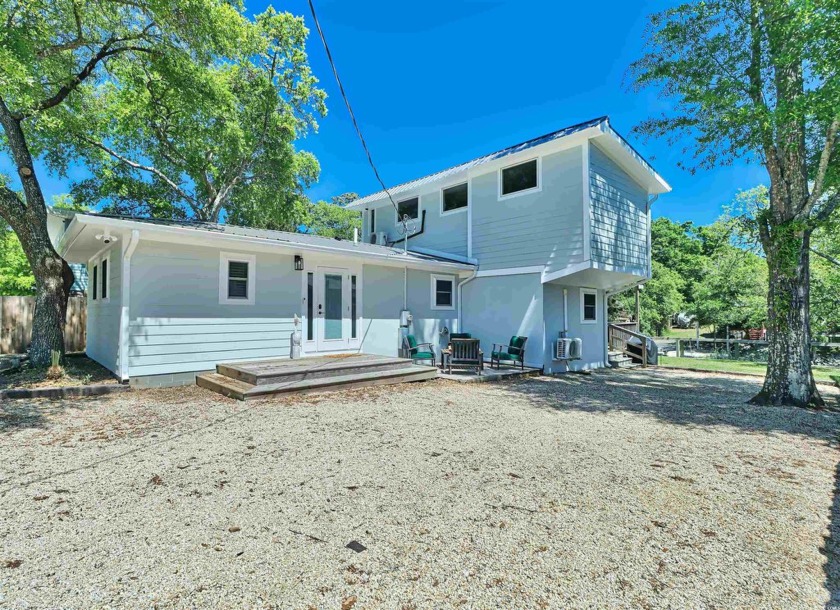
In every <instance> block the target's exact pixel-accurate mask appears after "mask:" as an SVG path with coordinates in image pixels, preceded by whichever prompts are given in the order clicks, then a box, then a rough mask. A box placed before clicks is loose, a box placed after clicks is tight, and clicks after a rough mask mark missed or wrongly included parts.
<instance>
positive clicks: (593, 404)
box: [507, 371, 840, 609]
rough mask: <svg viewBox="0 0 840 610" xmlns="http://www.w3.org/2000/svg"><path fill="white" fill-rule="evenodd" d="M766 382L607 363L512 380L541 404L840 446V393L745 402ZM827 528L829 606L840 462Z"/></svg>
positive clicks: (837, 543)
mask: <svg viewBox="0 0 840 610" xmlns="http://www.w3.org/2000/svg"><path fill="white" fill-rule="evenodd" d="M760 384H761V380H760V379H755V380H753V379H748V378H738V377H721V376H718V375H708V376H705V377H690V376H686V375H680V374H679V373H673V372H664V371H627V372H623V371H622V372H617V371H600V372H596V373H593V374H592V375H565V376H561V377H557V378H555V379H552V380H548V381H546V380H545V378H543V379H540V380H520V381H514V382H511V383H509V384H507V388H508V390H509V391H510V392H511V393H512V394H516V395H519V396H522V395H525V396H527V397H528V398H529V399H530V400H531V402H532V404H533V405H534V406H535V407H537V408H540V409H553V410H558V411H569V410H576V411H582V412H586V413H593V414H597V413H607V412H615V411H625V412H633V413H638V414H639V415H644V416H653V417H656V418H657V419H660V420H662V421H665V422H669V423H672V424H678V425H682V426H689V427H696V428H698V429H700V428H703V427H708V426H730V427H734V428H738V429H740V430H743V431H745V432H758V433H768V434H779V433H781V434H792V435H801V436H807V437H810V438H814V439H817V440H819V441H822V442H824V443H826V444H828V445H832V446H835V447H840V442H838V441H840V438H839V437H838V434H840V397H838V395H837V394H829V393H828V392H825V391H824V392H823V397H824V398H825V399H826V403H827V405H828V407H829V408H830V409H832V410H831V411H812V410H805V409H798V408H792V407H791V408H788V407H759V406H754V405H749V404H746V403H747V400H749V399H750V398H751V397H752V396H753V395H755V393H756V391H757V390H758V389H759V388H760ZM572 387H573V388H575V389H576V391H575V392H574V393H571V392H569V393H565V392H564V388H572ZM651 390H653V392H651ZM663 396H664V397H666V398H663ZM584 397H585V398H584ZM828 529H829V533H828V535H827V536H826V538H825V543H824V545H823V546H822V548H821V549H820V553H822V554H823V555H824V556H825V560H826V563H825V565H824V575H825V588H826V590H827V591H828V593H829V595H830V599H831V601H830V602H829V603H828V604H827V605H826V608H827V609H828V608H838V607H840V462H838V463H837V465H836V466H835V478H834V493H833V501H832V507H831V514H830V515H829V526H828Z"/></svg>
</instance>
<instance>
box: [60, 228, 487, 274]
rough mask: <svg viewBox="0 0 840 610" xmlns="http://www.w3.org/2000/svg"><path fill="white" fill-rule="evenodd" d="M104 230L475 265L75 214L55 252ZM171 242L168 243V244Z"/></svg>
mask: <svg viewBox="0 0 840 610" xmlns="http://www.w3.org/2000/svg"><path fill="white" fill-rule="evenodd" d="M88 226H90V227H103V228H104V227H107V228H109V229H111V230H113V231H130V230H132V229H136V230H139V231H140V233H141V237H142V238H144V239H147V240H155V241H160V239H155V238H156V237H157V238H160V237H172V236H174V235H180V236H184V235H188V236H190V237H198V238H201V239H210V240H213V241H219V242H223V243H226V244H231V245H233V244H235V245H239V246H241V247H243V248H247V247H248V246H249V245H251V246H252V245H260V246H263V247H270V248H272V249H278V250H286V251H291V252H320V253H324V254H335V255H337V256H351V257H353V258H361V259H365V260H369V261H371V262H379V263H383V264H387V265H399V266H409V267H412V268H416V269H430V270H443V269H445V270H452V271H472V270H473V269H474V267H475V266H474V265H471V264H467V263H457V262H449V261H437V260H422V259H417V258H413V257H407V256H405V255H403V254H379V253H376V252H362V251H359V252H354V251H352V250H347V249H342V248H330V247H328V246H320V245H315V244H304V243H300V242H283V241H278V240H274V239H268V238H263V237H253V236H246V235H235V234H230V233H213V232H210V231H203V230H201V229H193V228H190V227H178V226H166V225H153V224H149V223H144V222H142V221H133V220H126V219H118V218H104V217H101V216H91V215H87V214H76V216H74V217H73V220H72V221H70V225H69V226H68V227H67V230H66V231H65V232H64V234H63V235H62V237H61V239H60V240H59V244H58V249H57V250H58V252H59V254H61V255H62V256H64V255H65V254H67V253H68V252H69V251H70V249H71V248H72V246H73V243H75V241H76V239H78V237H79V235H80V234H81V233H82V231H83V230H84V229H85V228H86V227H88ZM169 241H171V240H169Z"/></svg>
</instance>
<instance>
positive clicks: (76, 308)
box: [0, 296, 87, 354]
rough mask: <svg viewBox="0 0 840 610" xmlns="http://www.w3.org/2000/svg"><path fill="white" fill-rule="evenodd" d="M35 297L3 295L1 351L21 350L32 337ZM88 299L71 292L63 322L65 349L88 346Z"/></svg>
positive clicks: (4, 352)
mask: <svg viewBox="0 0 840 610" xmlns="http://www.w3.org/2000/svg"><path fill="white" fill-rule="evenodd" d="M34 313H35V297H0V354H22V353H23V352H25V351H26V350H27V348H28V347H29V343H30V341H32V315H33V314H34ZM86 324H87V300H86V299H85V297H84V296H72V297H70V299H69V300H68V302H67V320H66V321H65V324H64V349H66V350H67V351H68V352H83V351H84V350H85V326H86Z"/></svg>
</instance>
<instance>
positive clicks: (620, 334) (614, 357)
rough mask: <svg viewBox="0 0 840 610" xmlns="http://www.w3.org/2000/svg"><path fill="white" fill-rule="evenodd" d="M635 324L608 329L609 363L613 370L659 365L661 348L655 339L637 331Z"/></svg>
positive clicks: (615, 325)
mask: <svg viewBox="0 0 840 610" xmlns="http://www.w3.org/2000/svg"><path fill="white" fill-rule="evenodd" d="M635 327H636V325H635V324H610V325H609V327H608V331H609V335H608V345H609V349H610V351H609V363H610V366H612V367H613V368H634V366H632V365H635V366H647V365H648V364H657V363H658V361H659V348H658V346H657V345H656V342H654V340H653V339H651V338H650V337H648V336H647V335H643V334H642V333H640V332H637V331H636V330H635Z"/></svg>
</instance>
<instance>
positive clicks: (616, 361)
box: [608, 351, 642, 369]
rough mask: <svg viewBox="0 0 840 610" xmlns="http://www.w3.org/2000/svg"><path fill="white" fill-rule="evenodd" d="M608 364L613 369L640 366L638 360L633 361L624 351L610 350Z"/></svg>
mask: <svg viewBox="0 0 840 610" xmlns="http://www.w3.org/2000/svg"><path fill="white" fill-rule="evenodd" d="M608 362H609V364H610V366H611V367H612V368H614V369H635V368H639V367H640V366H642V365H641V364H639V363H638V362H633V359H632V358H631V357H630V356H626V355H625V354H624V352H612V351H611V352H610V353H609V361H608Z"/></svg>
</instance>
